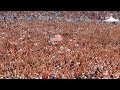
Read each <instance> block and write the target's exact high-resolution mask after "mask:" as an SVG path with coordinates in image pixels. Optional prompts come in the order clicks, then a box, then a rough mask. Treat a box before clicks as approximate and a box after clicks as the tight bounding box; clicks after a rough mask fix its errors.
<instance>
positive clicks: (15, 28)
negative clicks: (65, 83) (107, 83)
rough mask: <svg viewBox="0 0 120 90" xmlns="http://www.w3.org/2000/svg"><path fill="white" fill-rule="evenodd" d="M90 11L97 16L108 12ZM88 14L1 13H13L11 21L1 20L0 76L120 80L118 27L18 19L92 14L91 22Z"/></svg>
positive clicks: (83, 12)
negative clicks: (22, 18)
mask: <svg viewBox="0 0 120 90" xmlns="http://www.w3.org/2000/svg"><path fill="white" fill-rule="evenodd" d="M16 12H17V13H16ZM38 12H39V13H38ZM92 12H93V13H100V16H101V15H103V16H104V14H106V13H108V12H107V11H105V12H103V11H99V12H97V11H95V12H94V11H92ZM92 12H90V11H80V12H75V11H74V12H73V11H72V12H67V11H60V12H58V11H57V12H54V11H49V12H45V11H9V12H0V15H3V16H5V15H7V16H10V15H13V17H14V19H15V20H14V21H15V22H11V21H9V20H7V21H1V22H0V78H5V79H6V78H13V79H21V78H22V79H24V78H25V79H118V78H120V29H119V28H120V25H117V24H116V25H114V24H105V23H100V24H97V23H94V22H80V23H71V22H64V21H59V22H57V23H56V22H47V21H46V22H41V21H36V20H30V21H29V20H18V19H17V18H20V17H26V16H28V15H29V16H32V15H33V16H35V15H38V16H39V15H51V16H52V15H58V16H60V17H63V16H64V18H70V17H72V18H73V17H77V15H78V17H79V15H86V16H89V15H91V16H89V18H93V16H94V15H92V14H90V13H92ZM55 13H57V14H55ZM109 13H112V12H109ZM114 13H115V12H114ZM68 16H69V17H68ZM5 17H6V16H5ZM16 17H17V18H16ZM35 17H37V16H35ZM55 17H57V16H55Z"/></svg>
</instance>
